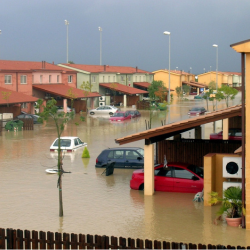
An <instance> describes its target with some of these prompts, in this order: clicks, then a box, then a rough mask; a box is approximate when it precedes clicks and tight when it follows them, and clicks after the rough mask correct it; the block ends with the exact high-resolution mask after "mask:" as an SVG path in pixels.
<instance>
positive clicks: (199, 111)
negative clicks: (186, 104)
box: [188, 107, 207, 116]
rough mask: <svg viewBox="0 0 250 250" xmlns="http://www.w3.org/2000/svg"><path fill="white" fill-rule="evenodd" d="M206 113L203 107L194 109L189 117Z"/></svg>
mask: <svg viewBox="0 0 250 250" xmlns="http://www.w3.org/2000/svg"><path fill="white" fill-rule="evenodd" d="M205 112H207V110H206V109H205V108H203V107H193V108H191V109H190V110H189V112H188V115H189V116H194V115H196V116H199V115H205Z"/></svg>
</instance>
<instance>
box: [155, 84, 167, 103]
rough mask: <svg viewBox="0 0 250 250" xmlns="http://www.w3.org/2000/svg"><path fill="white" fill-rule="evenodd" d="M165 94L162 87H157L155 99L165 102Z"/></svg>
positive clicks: (165, 91)
mask: <svg viewBox="0 0 250 250" xmlns="http://www.w3.org/2000/svg"><path fill="white" fill-rule="evenodd" d="M167 94H168V91H167V90H166V89H163V87H159V88H158V90H157V91H155V97H158V98H159V99H160V101H161V102H164V101H165V99H166V96H167Z"/></svg>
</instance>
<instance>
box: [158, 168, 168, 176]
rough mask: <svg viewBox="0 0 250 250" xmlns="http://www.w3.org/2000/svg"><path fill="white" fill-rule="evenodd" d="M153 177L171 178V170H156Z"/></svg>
mask: <svg viewBox="0 0 250 250" xmlns="http://www.w3.org/2000/svg"><path fill="white" fill-rule="evenodd" d="M155 176H166V177H171V176H172V174H171V168H158V169H156V170H155Z"/></svg>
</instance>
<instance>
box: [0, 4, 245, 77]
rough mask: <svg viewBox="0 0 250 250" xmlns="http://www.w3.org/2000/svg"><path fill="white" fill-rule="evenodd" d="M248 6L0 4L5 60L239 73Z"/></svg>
mask: <svg viewBox="0 0 250 250" xmlns="http://www.w3.org/2000/svg"><path fill="white" fill-rule="evenodd" d="M249 13H250V0H0V30H1V35H0V59H4V60H21V61H42V60H44V61H47V62H50V63H51V62H54V63H56V64H57V63H66V61H67V26H66V25H65V23H64V20H65V19H66V20H68V21H69V25H68V58H69V60H70V61H73V62H74V63H77V64H91V65H99V64H100V32H99V30H98V27H99V26H100V27H101V28H102V30H103V31H102V39H101V40H102V64H106V65H113V66H132V67H136V66H137V67H138V68H140V69H143V70H147V71H155V70H158V69H165V68H167V69H168V68H169V63H168V61H169V53H168V50H169V36H168V35H163V32H164V31H169V32H171V37H170V39H171V46H170V48H171V53H170V58H171V69H176V67H178V70H184V71H186V72H188V71H190V68H192V73H194V74H201V73H203V72H204V68H205V71H210V66H211V69H212V70H216V48H215V47H213V46H212V45H213V44H217V45H218V46H219V47H218V55H219V60H218V64H219V67H218V70H219V71H236V72H240V54H238V53H236V52H235V51H234V50H233V49H232V48H231V47H230V45H231V44H233V43H237V42H240V41H244V40H247V39H250V14H249Z"/></svg>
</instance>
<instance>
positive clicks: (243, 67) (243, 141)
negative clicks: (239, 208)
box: [241, 53, 246, 228]
mask: <svg viewBox="0 0 250 250" xmlns="http://www.w3.org/2000/svg"><path fill="white" fill-rule="evenodd" d="M241 76H242V80H241V81H242V83H241V95H242V98H241V99H242V110H241V131H242V139H241V140H242V141H241V143H242V203H243V206H244V207H245V198H246V194H245V193H246V192H245V114H246V113H245V112H246V107H245V53H241ZM242 228H246V221H245V216H244V215H242Z"/></svg>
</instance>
